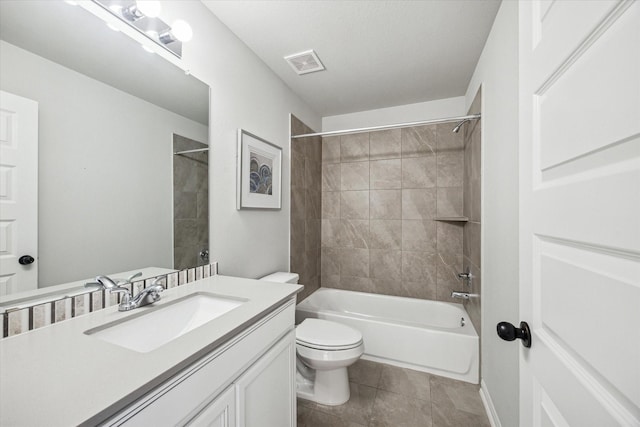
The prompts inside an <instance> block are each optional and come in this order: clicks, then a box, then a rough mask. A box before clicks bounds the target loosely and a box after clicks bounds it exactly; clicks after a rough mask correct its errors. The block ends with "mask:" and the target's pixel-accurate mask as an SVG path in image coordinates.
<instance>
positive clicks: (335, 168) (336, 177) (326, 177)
mask: <svg viewBox="0 0 640 427" xmlns="http://www.w3.org/2000/svg"><path fill="white" fill-rule="evenodd" d="M340 169H341V168H340V164H339V163H336V164H327V165H322V191H340Z"/></svg>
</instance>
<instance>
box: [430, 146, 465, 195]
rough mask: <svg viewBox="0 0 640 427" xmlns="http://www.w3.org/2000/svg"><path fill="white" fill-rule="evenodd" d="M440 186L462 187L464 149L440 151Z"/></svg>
mask: <svg viewBox="0 0 640 427" xmlns="http://www.w3.org/2000/svg"><path fill="white" fill-rule="evenodd" d="M436 159H437V162H438V168H437V169H438V180H437V182H438V187H462V182H463V175H464V153H463V151H462V150H459V151H450V152H444V153H440V152H439V153H438V154H437V155H436Z"/></svg>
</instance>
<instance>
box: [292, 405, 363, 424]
mask: <svg viewBox="0 0 640 427" xmlns="http://www.w3.org/2000/svg"><path fill="white" fill-rule="evenodd" d="M304 410H305V412H304V415H303V418H302V419H301V418H300V416H298V427H366V426H365V425H363V424H358V423H354V422H352V421H348V420H344V419H343V418H340V417H337V416H335V415H331V414H326V413H324V412H320V411H316V410H314V409H310V408H304Z"/></svg>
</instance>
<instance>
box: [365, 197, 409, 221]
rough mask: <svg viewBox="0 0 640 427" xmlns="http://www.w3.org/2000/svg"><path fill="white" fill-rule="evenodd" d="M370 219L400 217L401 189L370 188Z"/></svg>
mask: <svg viewBox="0 0 640 427" xmlns="http://www.w3.org/2000/svg"><path fill="white" fill-rule="evenodd" d="M370 217H371V219H401V218H402V193H401V190H371V212H370Z"/></svg>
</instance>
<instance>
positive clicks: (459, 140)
mask: <svg viewBox="0 0 640 427" xmlns="http://www.w3.org/2000/svg"><path fill="white" fill-rule="evenodd" d="M464 126H469V123H467V124H465V125H464ZM454 127H455V124H454V123H442V124H439V125H436V128H437V133H438V152H439V153H444V152H447V151H458V150H462V149H463V146H464V133H463V130H460V132H458V133H453V128H454Z"/></svg>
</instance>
